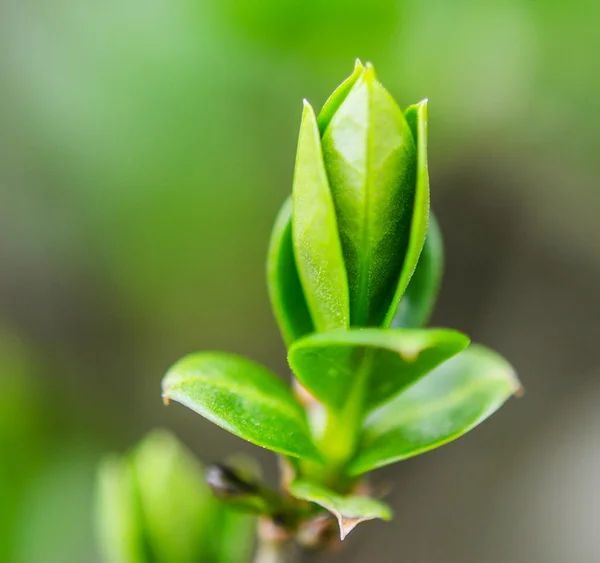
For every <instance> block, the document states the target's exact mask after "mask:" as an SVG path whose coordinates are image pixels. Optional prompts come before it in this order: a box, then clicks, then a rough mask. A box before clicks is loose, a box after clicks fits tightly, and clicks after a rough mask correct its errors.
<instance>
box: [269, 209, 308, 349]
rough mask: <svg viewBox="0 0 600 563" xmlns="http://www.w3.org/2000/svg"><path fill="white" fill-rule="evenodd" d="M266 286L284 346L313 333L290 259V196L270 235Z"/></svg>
mask: <svg viewBox="0 0 600 563" xmlns="http://www.w3.org/2000/svg"><path fill="white" fill-rule="evenodd" d="M267 284H268V287H269V298H270V300H271V306H272V308H273V312H274V314H275V318H276V320H277V323H278V325H279V329H280V331H281V334H282V336H283V341H284V342H285V344H286V346H289V345H290V344H291V343H292V342H294V340H296V339H298V338H300V337H302V336H304V335H306V334H309V333H311V332H313V331H314V327H313V322H312V319H311V317H310V313H309V311H308V305H307V303H306V299H305V297H304V290H303V289H302V285H301V283H300V277H299V275H298V268H297V266H296V260H295V258H294V249H293V243H292V199H291V197H290V198H288V199H287V200H286V201H285V203H284V204H283V206H282V208H281V210H280V211H279V214H278V215H277V219H276V220H275V225H274V227H273V232H272V234H271V242H270V244H269V252H268V256H267Z"/></svg>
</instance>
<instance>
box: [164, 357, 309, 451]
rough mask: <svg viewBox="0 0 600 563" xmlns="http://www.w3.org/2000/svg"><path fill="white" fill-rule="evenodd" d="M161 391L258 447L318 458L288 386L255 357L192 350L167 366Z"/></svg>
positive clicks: (301, 414) (299, 409)
mask: <svg viewBox="0 0 600 563" xmlns="http://www.w3.org/2000/svg"><path fill="white" fill-rule="evenodd" d="M163 392H164V395H165V396H167V397H168V398H169V399H171V400H173V401H177V402H178V403H181V404H182V405H184V406H186V407H188V408H190V409H191V410H193V411H194V412H196V413H198V414H200V415H202V416H203V417H205V418H207V419H208V420H210V421H211V422H213V423H214V424H216V425H218V426H220V427H221V428H224V429H225V430H228V431H229V432H231V433H232V434H235V435H236V436H239V437H240V438H243V439H244V440H247V441H249V442H252V443H253V444H256V445H257V446H261V447H263V448H267V449H269V450H272V451H274V452H277V453H282V454H286V455H289V456H292V457H299V458H304V459H310V460H313V461H317V462H319V461H320V454H319V452H318V450H317V448H316V446H315V445H314V443H313V441H312V438H311V436H310V431H309V428H308V424H307V421H306V416H305V413H304V411H303V410H302V407H301V406H300V404H299V403H298V402H297V401H296V400H295V399H294V397H293V395H292V393H291V391H290V389H289V387H288V386H287V385H286V384H285V383H284V382H283V381H281V379H279V378H278V377H277V376H275V375H274V374H272V373H271V372H270V371H269V370H267V369H266V368H265V367H263V366H261V365H259V364H257V363H255V362H252V361H250V360H247V359H245V358H242V357H239V356H235V355H233V354H223V353H219V352H199V353H196V354H191V355H189V356H186V357H185V358H183V359H181V360H180V361H179V362H177V363H176V364H175V365H174V366H173V367H172V368H171V369H170V370H169V372H168V373H167V375H166V376H165V377H164V379H163Z"/></svg>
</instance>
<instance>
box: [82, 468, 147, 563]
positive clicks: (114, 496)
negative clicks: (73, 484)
mask: <svg viewBox="0 0 600 563" xmlns="http://www.w3.org/2000/svg"><path fill="white" fill-rule="evenodd" d="M136 495H137V491H136V485H135V479H134V477H133V474H132V471H131V468H130V466H129V464H128V463H127V462H125V461H122V460H120V459H119V458H117V457H110V458H107V459H106V460H104V461H103V462H102V464H101V465H100V467H99V469H98V476H97V483H96V499H95V503H94V504H95V511H96V514H95V520H96V522H95V524H96V526H95V527H96V531H97V535H98V545H99V547H100V550H101V554H102V560H103V561H104V562H105V563H146V557H145V554H144V542H143V535H142V523H141V517H140V513H139V507H138V504H137V501H136Z"/></svg>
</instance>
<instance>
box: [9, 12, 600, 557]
mask: <svg viewBox="0 0 600 563" xmlns="http://www.w3.org/2000/svg"><path fill="white" fill-rule="evenodd" d="M599 26H600V3H599V2H597V1H596V0H573V1H571V2H569V3H567V2H565V1H564V0H545V1H543V2H542V1H526V0H504V1H503V2H480V1H478V0H456V1H454V2H447V1H446V0H425V1H423V0H420V1H419V0H369V2H366V1H361V0H288V1H287V2H282V1H280V0H218V1H217V0H214V1H212V2H209V1H207V0H143V1H142V0H102V1H100V0H85V1H83V2H82V1H80V0H1V2H0V100H1V103H0V562H3V563H4V562H6V563H88V562H89V563H98V561H99V559H98V555H97V549H96V546H95V543H94V538H93V533H92V525H91V504H92V487H93V482H94V471H95V466H96V463H97V461H98V459H99V458H100V457H101V456H102V455H104V454H105V453H106V452H109V451H115V452H122V451H125V450H126V449H127V448H129V447H130V446H132V445H133V444H134V443H135V442H136V441H137V440H138V439H140V438H141V437H142V436H143V435H144V434H145V433H146V432H148V431H149V430H151V429H153V428H155V427H157V426H163V427H167V428H170V429H171V430H173V431H174V432H176V433H177V435H178V436H180V437H181V438H182V439H183V440H184V442H185V443H186V444H187V445H188V446H189V447H190V448H191V449H192V450H193V451H194V452H196V454H197V455H198V456H199V458H200V459H202V460H203V461H204V462H211V461H214V460H219V459H222V458H223V457H226V456H227V455H230V454H231V453H233V452H237V451H242V452H246V453H250V454H252V455H258V456H259V459H260V461H261V463H262V464H263V465H264V467H265V468H266V471H267V474H268V475H271V476H273V475H274V459H273V457H272V456H271V455H270V454H268V453H263V452H257V451H256V449H255V448H253V447H251V446H249V445H247V444H246V443H244V442H242V441H241V440H239V439H237V438H235V437H232V436H231V435H229V434H227V433H226V432H224V431H221V430H220V429H217V428H216V427H214V426H212V425H211V424H210V423H208V422H206V421H205V420H203V419H201V418H200V417H198V416H197V415H194V414H193V413H191V412H189V411H187V410H186V409H184V408H182V407H178V406H174V407H171V408H169V409H166V408H164V407H163V406H162V402H161V399H160V389H159V385H160V380H161V377H162V375H163V374H164V372H165V371H166V369H167V368H168V367H169V365H170V364H172V363H173V362H174V361H175V360H176V359H177V358H179V357H180V356H181V355H183V354H185V353H187V352H191V351H194V350H199V349H223V350H229V351H233V352H238V353H241V354H245V355H248V356H250V357H252V358H254V359H256V360H258V361H261V362H264V363H265V364H267V365H269V366H271V367H272V368H273V369H275V370H277V371H278V373H280V374H281V375H282V376H283V377H287V376H288V370H287V367H286V359H285V353H284V347H283V344H282V342H281V340H280V337H279V334H278V331H277V328H276V325H275V322H274V320H273V318H272V315H271V311H270V307H269V303H268V298H267V291H266V286H265V279H264V278H265V276H264V260H265V254H266V248H267V243H268V237H269V233H270V229H271V226H272V223H273V220H274V217H275V215H276V212H277V210H278V208H279V206H280V205H281V203H282V202H283V200H284V199H285V197H286V196H287V194H288V193H289V192H290V189H291V178H292V170H293V164H294V155H295V148H296V140H297V132H298V127H299V120H300V113H301V100H302V98H303V97H306V98H308V99H309V100H310V101H311V102H312V103H313V105H315V107H320V105H321V104H322V103H323V102H324V101H325V99H326V97H327V95H328V94H329V93H330V92H331V91H332V90H333V89H334V88H335V87H336V86H337V85H338V84H339V83H340V82H341V81H342V79H343V78H345V77H346V76H347V75H348V74H349V73H350V72H351V70H352V67H353V64H354V59H355V58H356V57H360V58H361V59H363V60H370V61H372V62H373V63H374V64H375V67H376V69H377V72H378V75H379V77H380V79H381V81H382V82H383V83H384V84H385V85H386V86H387V87H388V89H389V90H390V91H391V92H392V94H393V95H394V96H395V97H396V99H397V100H398V101H399V103H400V105H401V106H403V107H405V106H407V105H409V104H411V103H414V102H416V101H418V100H420V99H422V98H424V97H427V98H429V102H430V119H429V124H430V156H429V158H430V172H431V181H432V197H433V205H434V207H435V210H436V212H437V215H438V217H439V219H440V223H441V225H442V228H443V230H444V233H445V240H446V250H447V269H446V275H445V283H444V286H443V290H442V294H441V298H440V303H439V306H438V309H437V312H436V315H435V318H434V324H436V325H442V326H451V327H455V328H458V329H461V330H464V331H466V332H467V333H468V334H469V335H471V336H472V338H473V339H474V340H477V341H480V342H483V343H485V344H488V345H490V346H492V347H494V348H496V349H498V350H499V351H500V352H502V353H503V354H505V355H506V356H507V357H508V358H509V359H511V361H512V362H513V363H514V365H515V367H516V368H517V370H518V372H519V374H520V376H521V379H522V381H523V383H524V385H525V387H526V389H527V394H526V396H525V398H524V399H521V400H519V401H517V400H512V401H510V402H509V403H508V405H507V406H506V407H505V408H504V409H502V410H501V411H500V412H499V413H498V414H497V415H495V416H494V417H493V418H492V419H491V420H490V421H488V422H486V423H485V424H484V425H483V426H481V427H480V428H478V429H477V430H476V431H475V432H473V433H471V434H469V435H468V436H466V437H465V438H463V439H461V440H459V441H458V442H456V443H454V444H452V445H449V446H446V447H444V448H442V449H441V450H438V451H435V452H432V453H429V454H426V455H424V456H421V457H418V458H415V459H413V460H410V461H407V462H404V463H401V464H399V465H396V466H394V467H391V468H387V469H384V470H381V471H379V472H378V473H377V474H376V477H377V478H378V479H381V480H383V481H386V480H387V481H390V482H391V481H393V483H394V488H393V492H392V494H391V499H390V500H391V503H392V505H393V506H394V507H395V510H396V518H395V520H394V521H393V522H392V523H390V524H382V523H368V524H365V525H364V526H363V527H361V528H359V529H358V530H357V531H356V532H354V534H353V535H352V536H350V538H349V540H348V543H349V545H348V546H347V549H346V551H345V552H344V553H342V554H341V555H340V556H338V557H337V560H339V561H366V560H368V561H370V562H372V563H375V562H390V561H398V562H401V563H402V562H406V563H409V562H410V563H440V562H441V561H443V562H444V563H521V562H523V563H537V562H540V563H541V562H544V563H563V562H564V561H577V562H578V563H597V562H598V561H600V543H599V542H598V540H597V537H598V530H599V526H600V524H599V522H600V483H599V479H598V475H599V472H598V467H599V466H600V439H599V437H598V436H599V430H600V408H599V407H600V358H599V356H598V340H599V337H600V298H599V296H598V288H599V287H600V227H599V220H598V217H599V213H600V188H599V185H598V178H599V177H600V158H599V157H598V151H599V150H600V140H599V139H600V136H599V131H600V63H599V61H600V33H598V29H599ZM315 560H316V559H315Z"/></svg>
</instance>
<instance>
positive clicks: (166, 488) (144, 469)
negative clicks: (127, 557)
mask: <svg viewBox="0 0 600 563" xmlns="http://www.w3.org/2000/svg"><path fill="white" fill-rule="evenodd" d="M131 462H132V468H133V472H134V475H135V478H136V481H137V489H138V498H139V504H140V508H141V513H142V515H143V521H144V529H145V536H146V541H147V542H148V545H149V547H150V548H151V550H152V553H153V554H154V556H155V558H156V560H158V561H169V562H170V563H197V562H198V561H201V560H208V559H210V557H206V558H204V559H202V558H200V554H207V553H208V552H209V546H211V544H213V543H214V538H213V537H212V535H213V534H212V530H211V528H212V527H213V519H214V515H215V512H216V511H217V510H218V509H219V508H220V507H219V505H218V503H217V501H216V500H215V499H214V498H213V497H212V495H211V493H210V490H209V489H208V487H207V486H206V485H205V483H204V478H203V472H202V469H201V467H200V466H199V465H198V464H197V463H196V461H195V460H194V459H193V457H192V456H191V455H190V454H188V453H187V452H186V451H185V450H184V449H183V447H182V446H181V445H180V444H179V442H178V441H177V440H176V439H175V438H174V437H173V436H171V435H170V434H168V433H167V432H164V431H155V432H153V433H152V434H150V435H149V436H147V437H146V438H145V439H144V440H143V441H142V442H141V443H140V444H139V445H138V446H137V447H136V449H135V450H134V451H133V452H132V455H131ZM212 547H213V551H214V552H217V551H218V548H220V546H214V545H213V546H212Z"/></svg>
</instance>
